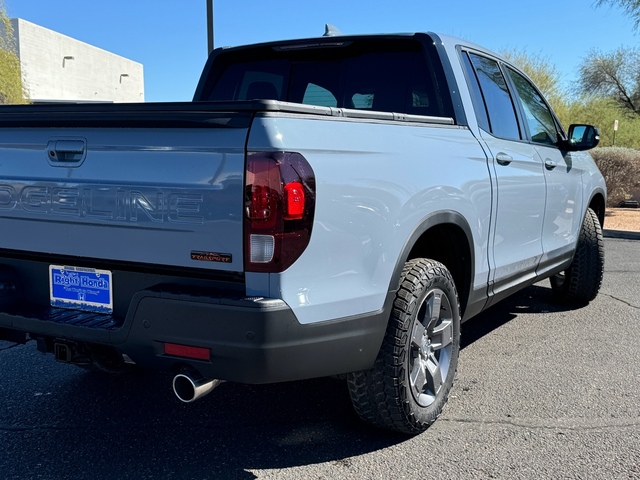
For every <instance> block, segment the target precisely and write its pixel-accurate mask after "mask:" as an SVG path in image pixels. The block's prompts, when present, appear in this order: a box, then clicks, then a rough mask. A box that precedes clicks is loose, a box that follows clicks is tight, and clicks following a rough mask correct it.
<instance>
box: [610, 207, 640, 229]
mask: <svg viewBox="0 0 640 480" xmlns="http://www.w3.org/2000/svg"><path fill="white" fill-rule="evenodd" d="M604 228H607V229H609V230H632V231H635V232H640V209H638V208H607V213H606V216H605V219H604Z"/></svg>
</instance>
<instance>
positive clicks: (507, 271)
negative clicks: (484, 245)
mask: <svg viewBox="0 0 640 480" xmlns="http://www.w3.org/2000/svg"><path fill="white" fill-rule="evenodd" d="M461 55H462V59H463V64H464V65H465V67H466V74H467V79H468V82H469V85H470V87H471V92H472V96H473V97H474V105H475V108H476V112H477V113H478V122H479V124H480V127H481V128H480V135H481V136H482V140H483V141H484V143H485V144H486V145H487V147H488V149H489V151H490V154H491V155H490V156H491V163H490V170H491V171H492V175H493V176H494V179H495V185H494V188H493V191H494V205H495V210H494V211H495V214H494V215H495V217H494V218H495V222H494V228H493V248H492V254H491V255H490V259H491V263H492V265H491V267H492V274H491V277H490V283H491V284H492V291H493V294H494V296H495V297H496V298H501V297H502V296H505V295H508V294H509V293H510V292H511V291H512V290H514V289H516V288H518V286H519V285H521V284H522V283H525V282H527V281H530V280H532V279H533V278H535V272H536V268H537V266H538V263H539V262H540V259H541V257H542V253H543V247H542V229H543V219H544V208H545V196H546V186H545V175H544V168H543V165H542V161H541V160H540V156H539V154H538V152H537V150H536V147H535V146H534V145H531V144H530V143H529V142H527V141H526V140H525V139H524V132H523V128H522V125H521V124H520V123H519V121H518V117H517V115H516V104H515V103H514V99H513V98H512V95H511V93H510V91H509V88H508V86H507V80H506V78H505V77H504V75H503V72H502V70H501V68H500V65H499V63H498V61H496V60H495V59H493V58H491V57H489V56H486V55H484V54H480V53H476V52H464V51H463V52H461Z"/></svg>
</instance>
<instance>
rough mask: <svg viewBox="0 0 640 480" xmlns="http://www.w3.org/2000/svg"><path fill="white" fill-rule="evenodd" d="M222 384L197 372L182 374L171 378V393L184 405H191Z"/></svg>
mask: <svg viewBox="0 0 640 480" xmlns="http://www.w3.org/2000/svg"><path fill="white" fill-rule="evenodd" d="M222 382H223V380H212V379H210V378H205V377H203V376H202V375H200V374H199V373H197V372H183V373H179V374H178V375H176V376H175V377H173V393H175V394H176V397H178V398H179V399H180V400H181V401H183V402H184V403H191V402H194V401H196V400H198V399H199V398H202V397H204V396H205V395H207V394H209V393H211V391H212V390H213V389H214V388H216V387H217V386H218V385H220V384H221V383H222Z"/></svg>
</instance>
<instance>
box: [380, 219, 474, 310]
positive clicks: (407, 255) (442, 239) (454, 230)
mask: <svg viewBox="0 0 640 480" xmlns="http://www.w3.org/2000/svg"><path fill="white" fill-rule="evenodd" d="M414 258H429V259H431V260H436V261H438V262H440V263H442V264H444V265H445V266H446V267H447V269H448V270H449V272H450V273H451V276H452V277H453V280H454V283H455V286H456V290H457V291H458V297H459V301H460V314H461V316H462V317H464V313H465V311H466V307H467V305H468V302H469V295H470V292H471V284H472V279H473V278H474V274H475V253H474V249H473V235H472V234H471V227H470V226H469V224H468V222H467V221H466V219H465V218H464V217H463V216H462V215H461V214H459V213H457V212H453V211H445V212H438V213H434V214H432V215H429V216H428V217H426V218H425V219H424V220H423V221H422V223H421V224H420V225H419V226H418V227H417V228H416V229H415V230H414V231H413V233H412V234H411V236H410V237H409V238H408V240H407V242H406V243H405V246H404V248H403V250H402V253H401V255H400V256H399V258H398V263H397V264H396V267H395V270H394V274H393V277H392V284H391V285H392V289H395V288H396V287H397V285H398V281H399V279H400V275H401V273H402V268H403V266H404V264H405V263H406V262H407V261H409V260H412V259H414Z"/></svg>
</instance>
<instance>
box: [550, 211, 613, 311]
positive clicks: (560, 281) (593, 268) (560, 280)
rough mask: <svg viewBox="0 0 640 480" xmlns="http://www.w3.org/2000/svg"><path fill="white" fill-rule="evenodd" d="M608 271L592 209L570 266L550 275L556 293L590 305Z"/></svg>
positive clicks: (583, 226) (573, 301) (571, 301)
mask: <svg viewBox="0 0 640 480" xmlns="http://www.w3.org/2000/svg"><path fill="white" fill-rule="evenodd" d="M603 275H604V239H603V237H602V227H601V226H600V220H598V216H597V215H596V212H594V211H593V210H592V209H590V208H589V209H588V210H587V213H586V215H585V218H584V222H583V223H582V228H581V229H580V235H579V237H578V245H577V246H576V252H575V254H574V257H573V261H572V262H571V265H570V266H569V268H567V269H566V270H565V271H564V272H561V273H559V274H557V275H554V276H552V277H551V278H550V281H551V288H552V290H553V292H554V294H555V295H556V296H557V297H558V298H559V299H560V300H562V301H564V302H567V303H571V304H575V305H586V304H587V303H589V302H590V301H591V300H593V299H595V298H596V296H597V295H598V292H599V291H600V286H601V285H602V277H603Z"/></svg>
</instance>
